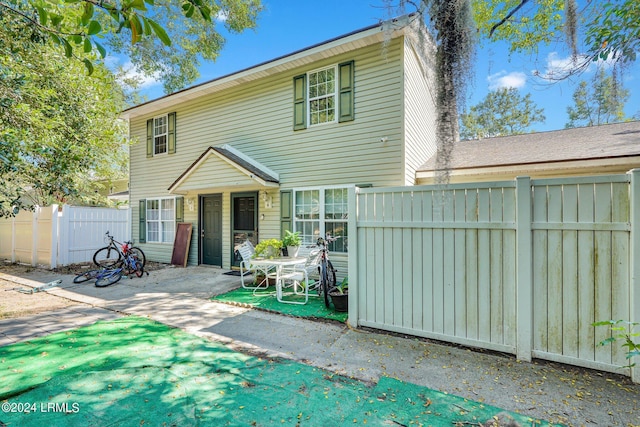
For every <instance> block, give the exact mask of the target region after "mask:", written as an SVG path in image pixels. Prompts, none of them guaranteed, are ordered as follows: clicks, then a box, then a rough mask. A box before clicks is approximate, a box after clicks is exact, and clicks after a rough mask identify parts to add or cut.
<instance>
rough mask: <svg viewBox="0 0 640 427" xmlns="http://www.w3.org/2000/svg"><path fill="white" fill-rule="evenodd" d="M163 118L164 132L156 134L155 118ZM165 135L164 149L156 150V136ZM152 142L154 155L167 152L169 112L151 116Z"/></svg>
mask: <svg viewBox="0 0 640 427" xmlns="http://www.w3.org/2000/svg"><path fill="white" fill-rule="evenodd" d="M163 117H164V120H165V128H166V131H165V133H161V134H157V135H156V119H160V118H163ZM162 135H164V136H165V143H164V146H165V150H164V151H163V152H162V153H158V152H156V137H158V136H162ZM152 143H153V155H154V156H162V155H164V154H168V153H169V114H162V115H160V116H156V117H154V118H153V136H152Z"/></svg>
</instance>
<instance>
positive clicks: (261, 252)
mask: <svg viewBox="0 0 640 427" xmlns="http://www.w3.org/2000/svg"><path fill="white" fill-rule="evenodd" d="M281 250H282V240H278V239H266V240H263V241H261V242H260V243H258V244H257V245H256V248H255V252H254V254H253V257H254V258H269V259H271V258H275V257H278V256H280V251H281Z"/></svg>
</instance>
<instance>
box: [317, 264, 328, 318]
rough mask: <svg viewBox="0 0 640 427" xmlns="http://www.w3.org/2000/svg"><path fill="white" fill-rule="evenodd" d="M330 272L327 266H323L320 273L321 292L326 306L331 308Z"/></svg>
mask: <svg viewBox="0 0 640 427" xmlns="http://www.w3.org/2000/svg"><path fill="white" fill-rule="evenodd" d="M329 275H330V274H329V271H328V268H327V265H326V264H322V266H321V271H320V281H321V282H322V283H320V290H319V292H320V293H321V294H322V297H323V299H324V305H325V306H326V307H327V308H329Z"/></svg>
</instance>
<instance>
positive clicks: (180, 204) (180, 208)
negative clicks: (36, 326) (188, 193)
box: [176, 196, 184, 222]
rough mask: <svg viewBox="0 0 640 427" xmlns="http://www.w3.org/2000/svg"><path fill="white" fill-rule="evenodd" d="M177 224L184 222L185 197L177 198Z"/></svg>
mask: <svg viewBox="0 0 640 427" xmlns="http://www.w3.org/2000/svg"><path fill="white" fill-rule="evenodd" d="M176 222H184V197H182V196H180V197H176Z"/></svg>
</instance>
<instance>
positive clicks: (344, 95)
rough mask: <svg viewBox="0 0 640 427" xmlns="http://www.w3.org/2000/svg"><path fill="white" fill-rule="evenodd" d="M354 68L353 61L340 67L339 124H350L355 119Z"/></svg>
mask: <svg viewBox="0 0 640 427" xmlns="http://www.w3.org/2000/svg"><path fill="white" fill-rule="evenodd" d="M353 68H354V67H353V61H349V62H343V63H342V64H339V65H338V76H339V79H340V81H339V82H338V87H339V88H340V93H339V94H338V96H339V98H340V101H339V106H340V112H339V116H338V121H339V122H348V121H351V120H353V119H354V118H355V115H354V102H353V100H354V96H353V92H354V91H353V83H354V81H353V77H354V71H353Z"/></svg>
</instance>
